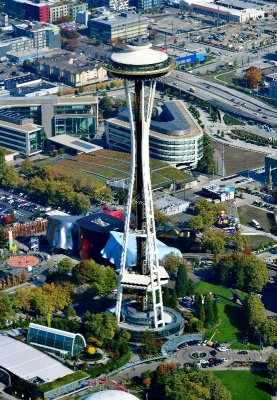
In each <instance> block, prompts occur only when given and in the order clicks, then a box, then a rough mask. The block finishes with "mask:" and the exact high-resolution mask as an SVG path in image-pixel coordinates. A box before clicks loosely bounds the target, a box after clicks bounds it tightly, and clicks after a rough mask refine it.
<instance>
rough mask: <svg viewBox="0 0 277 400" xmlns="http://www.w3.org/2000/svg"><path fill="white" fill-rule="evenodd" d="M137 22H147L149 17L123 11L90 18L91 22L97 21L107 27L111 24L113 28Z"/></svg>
mask: <svg viewBox="0 0 277 400" xmlns="http://www.w3.org/2000/svg"><path fill="white" fill-rule="evenodd" d="M137 22H140V23H147V22H148V18H147V17H144V16H142V15H139V14H136V13H134V12H128V13H127V12H121V13H120V14H110V15H104V16H102V17H97V18H93V19H91V20H90V23H91V24H93V23H96V24H101V25H106V27H109V26H111V27H112V28H116V27H117V26H121V25H122V24H124V23H128V24H133V23H137Z"/></svg>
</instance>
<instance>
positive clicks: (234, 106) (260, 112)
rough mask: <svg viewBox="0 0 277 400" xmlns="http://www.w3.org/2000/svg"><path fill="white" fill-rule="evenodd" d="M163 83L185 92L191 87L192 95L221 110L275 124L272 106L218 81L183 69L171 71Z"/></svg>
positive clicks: (276, 124) (274, 111) (274, 112)
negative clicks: (209, 79) (193, 90)
mask: <svg viewBox="0 0 277 400" xmlns="http://www.w3.org/2000/svg"><path fill="white" fill-rule="evenodd" d="M164 83H166V84H167V85H168V86H171V87H174V88H175V89H179V90H180V91H182V90H183V91H186V92H190V91H191V90H190V88H192V87H193V88H194V89H195V92H194V93H193V95H194V96H196V97H199V98H201V99H203V100H206V101H209V102H210V103H211V104H212V105H214V106H215V107H217V108H219V109H222V110H223V111H227V112H232V113H233V114H237V115H241V116H242V117H247V118H249V119H252V120H253V119H254V120H256V121H258V122H260V123H263V124H265V123H266V124H268V125H273V126H277V117H276V109H275V108H274V107H272V106H270V105H268V104H266V103H264V102H262V101H261V100H259V99H256V98H255V97H253V96H250V95H248V94H245V93H243V92H240V91H238V90H235V89H232V88H229V87H227V86H223V85H221V84H220V83H215V82H212V81H208V80H206V79H203V78H200V77H197V76H195V75H192V74H189V73H186V72H183V71H173V72H172V73H171V74H170V76H168V77H166V78H165V79H164Z"/></svg>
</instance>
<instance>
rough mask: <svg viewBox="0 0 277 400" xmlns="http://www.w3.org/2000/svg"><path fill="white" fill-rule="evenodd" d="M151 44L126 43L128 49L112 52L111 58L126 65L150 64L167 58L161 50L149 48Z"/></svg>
mask: <svg viewBox="0 0 277 400" xmlns="http://www.w3.org/2000/svg"><path fill="white" fill-rule="evenodd" d="M151 46H152V44H151V43H148V44H147V45H144V46H133V45H127V47H128V49H127V50H123V51H120V52H118V53H113V54H112V55H111V60H112V61H114V62H117V63H120V64H127V65H152V64H159V63H161V62H164V61H166V60H167V59H168V55H167V54H166V53H164V52H162V51H158V50H153V49H151Z"/></svg>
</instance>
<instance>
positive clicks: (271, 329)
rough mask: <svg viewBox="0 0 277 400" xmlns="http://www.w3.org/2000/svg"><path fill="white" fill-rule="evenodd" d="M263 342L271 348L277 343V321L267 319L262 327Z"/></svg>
mask: <svg viewBox="0 0 277 400" xmlns="http://www.w3.org/2000/svg"><path fill="white" fill-rule="evenodd" d="M261 332H262V337H263V341H264V342H265V343H267V344H269V345H271V346H273V345H276V343H277V321H276V320H273V319H267V320H266V321H264V323H263V325H262V327H261Z"/></svg>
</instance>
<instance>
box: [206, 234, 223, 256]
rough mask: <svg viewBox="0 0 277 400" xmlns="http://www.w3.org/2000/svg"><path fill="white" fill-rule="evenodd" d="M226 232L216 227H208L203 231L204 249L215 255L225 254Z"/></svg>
mask: <svg viewBox="0 0 277 400" xmlns="http://www.w3.org/2000/svg"><path fill="white" fill-rule="evenodd" d="M225 237H226V235H225V233H224V232H218V231H217V230H215V229H207V230H206V231H204V233H203V246H204V249H205V250H206V251H208V252H210V253H213V254H215V255H217V254H223V253H224V250H225V240H226V239H225Z"/></svg>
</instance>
